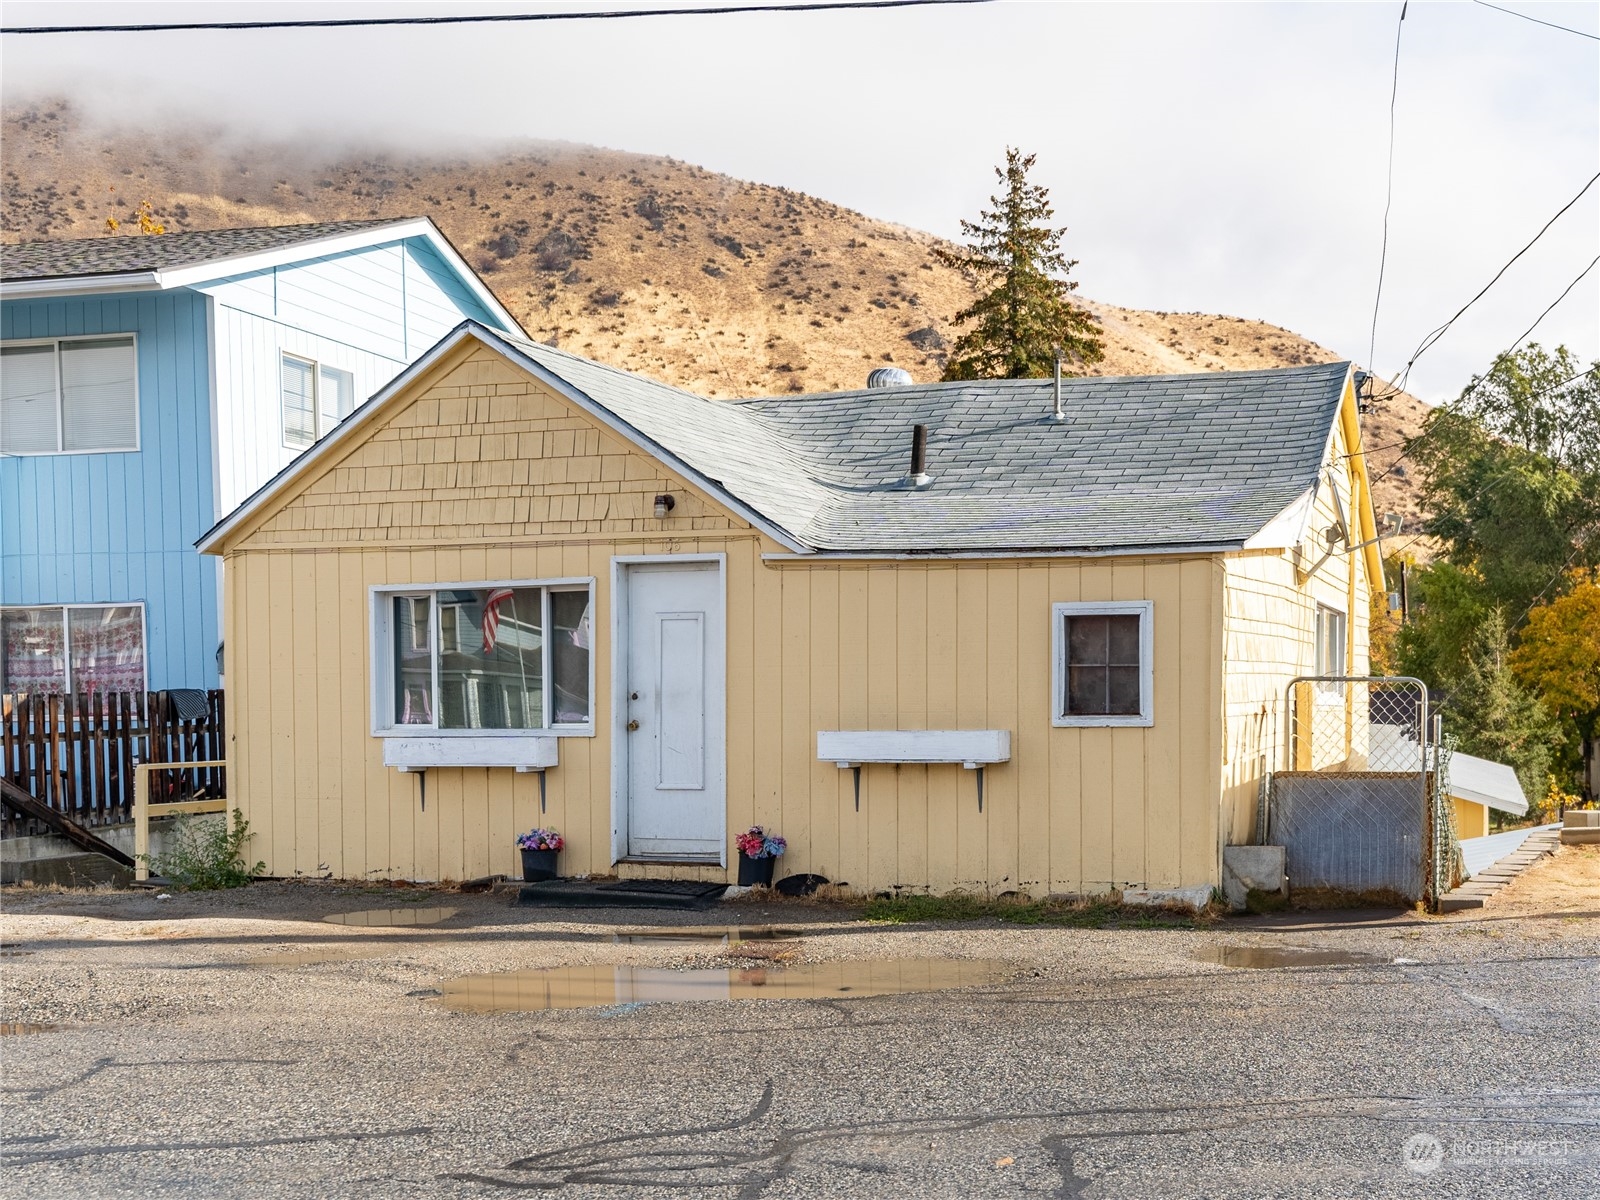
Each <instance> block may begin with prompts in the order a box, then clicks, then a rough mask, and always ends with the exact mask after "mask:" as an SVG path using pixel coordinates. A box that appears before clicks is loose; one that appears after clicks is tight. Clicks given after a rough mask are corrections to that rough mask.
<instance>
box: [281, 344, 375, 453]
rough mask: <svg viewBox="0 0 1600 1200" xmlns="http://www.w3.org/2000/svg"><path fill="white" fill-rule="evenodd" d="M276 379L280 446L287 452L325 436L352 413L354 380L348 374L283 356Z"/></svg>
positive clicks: (289, 356) (319, 364)
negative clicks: (280, 413) (280, 414)
mask: <svg viewBox="0 0 1600 1200" xmlns="http://www.w3.org/2000/svg"><path fill="white" fill-rule="evenodd" d="M278 378H279V391H280V394H281V396H282V399H283V444H284V445H285V446H286V447H288V448H289V449H290V450H304V449H305V448H306V447H308V446H310V445H312V444H313V443H314V442H316V441H318V440H319V439H321V438H325V437H327V436H328V434H330V433H332V432H333V429H334V426H336V425H337V424H338V423H339V422H340V421H342V420H344V419H345V418H346V417H348V416H349V415H350V414H351V413H352V412H354V411H355V407H356V380H355V376H354V375H352V374H351V373H350V372H349V371H340V370H337V369H336V368H334V367H330V366H327V365H326V364H323V363H315V362H312V361H311V360H310V359H306V358H296V357H295V356H294V355H292V354H285V355H283V357H282V359H281V361H280V364H279V372H278Z"/></svg>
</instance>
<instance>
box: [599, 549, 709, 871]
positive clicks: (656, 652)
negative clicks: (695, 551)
mask: <svg viewBox="0 0 1600 1200" xmlns="http://www.w3.org/2000/svg"><path fill="white" fill-rule="evenodd" d="M622 583H623V588H624V590H625V616H624V619H623V621H622V631H623V636H624V638H625V639H626V642H627V645H626V646H625V647H621V648H619V655H620V660H621V662H622V663H623V665H624V668H625V671H624V677H623V678H622V680H621V684H622V686H621V688H620V690H619V693H618V696H617V704H618V706H619V709H620V711H619V712H618V714H617V715H618V717H619V719H620V722H621V724H622V726H623V729H622V732H621V734H620V736H621V737H622V739H623V746H624V753H623V755H622V758H623V759H624V760H625V761H624V762H623V763H621V764H619V765H620V766H621V767H622V769H623V772H624V776H623V777H624V779H625V780H626V787H627V795H626V801H625V802H626V807H627V813H626V820H627V840H626V843H627V856H628V857H629V858H670V859H697V860H705V861H707V862H720V861H721V860H722V853H723V836H724V823H725V818H726V812H727V795H726V786H725V776H726V767H725V754H724V742H725V738H726V725H727V720H726V701H725V697H724V693H723V689H724V683H725V678H726V667H725V663H726V638H725V636H724V633H723V628H722V623H723V599H722V570H721V564H720V563H718V562H671V563H629V564H626V565H625V566H624V567H623V575H622Z"/></svg>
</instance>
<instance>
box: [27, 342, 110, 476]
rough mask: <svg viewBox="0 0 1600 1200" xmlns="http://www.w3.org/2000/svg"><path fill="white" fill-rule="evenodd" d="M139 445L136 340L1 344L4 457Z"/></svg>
mask: <svg viewBox="0 0 1600 1200" xmlns="http://www.w3.org/2000/svg"><path fill="white" fill-rule="evenodd" d="M138 448H139V387H138V374H137V371H136V370H135V354H134V343H133V337H132V335H127V336H123V337H97V338H57V339H52V340H50V341H30V342H7V343H6V344H5V345H4V346H0V453H4V454H87V453H104V452H106V451H117V450H137V449H138Z"/></svg>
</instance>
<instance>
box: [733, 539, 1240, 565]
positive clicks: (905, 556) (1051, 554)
mask: <svg viewBox="0 0 1600 1200" xmlns="http://www.w3.org/2000/svg"><path fill="white" fill-rule="evenodd" d="M1245 548H1246V547H1245V543H1244V542H1242V541H1236V542H1204V543H1199V542H1197V543H1192V544H1191V543H1182V542H1179V543H1169V544H1164V545H1153V546H1089V547H1053V548H1052V547H1046V548H1043V549H1041V548H1039V547H992V548H964V549H949V548H947V549H941V550H813V551H810V552H808V553H805V554H771V553H768V554H763V555H762V556H761V557H762V559H763V561H766V562H778V563H781V562H789V561H799V560H801V559H804V560H806V561H808V562H817V561H828V560H856V561H868V562H871V561H878V562H920V561H928V560H942V559H963V558H989V559H1009V558H1153V557H1158V556H1170V555H1196V554H1198V555H1207V554H1231V553H1234V552H1237V551H1239V550H1243V549H1245Z"/></svg>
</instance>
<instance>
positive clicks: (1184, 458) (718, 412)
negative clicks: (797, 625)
mask: <svg viewBox="0 0 1600 1200" xmlns="http://www.w3.org/2000/svg"><path fill="white" fill-rule="evenodd" d="M505 341H506V342H507V344H508V345H510V346H511V347H512V348H513V349H514V350H515V351H517V352H518V353H521V354H523V355H525V356H526V357H527V358H529V359H531V360H532V361H533V362H535V363H538V364H539V365H541V366H543V367H545V368H546V369H548V370H550V371H552V372H553V373H555V374H556V375H558V376H560V377H561V378H562V379H563V380H565V381H566V382H567V383H568V384H570V385H571V386H573V387H575V388H576V389H578V390H579V391H581V392H582V393H583V394H584V395H586V396H588V397H589V398H590V399H591V400H592V401H594V402H595V403H596V404H598V405H599V406H601V407H602V408H605V409H607V410H609V411H610V412H611V413H613V414H614V415H615V416H617V417H619V418H620V419H621V420H622V421H623V422H625V423H626V424H628V425H630V426H632V427H633V429H635V430H637V431H638V432H639V433H641V434H643V435H644V436H645V437H646V438H647V439H649V440H650V441H652V442H654V443H655V444H656V445H658V446H660V447H661V448H662V449H664V450H666V451H668V452H669V453H671V454H673V455H675V456H677V457H678V458H680V459H681V460H682V461H684V462H685V463H687V464H688V465H689V466H691V467H693V468H694V469H695V470H697V471H699V472H700V473H701V474H702V475H704V476H706V477H708V478H709V479H711V480H713V481H715V482H717V483H718V484H720V485H721V486H722V487H723V488H725V489H726V490H727V491H728V492H729V493H731V494H732V495H733V496H735V497H737V498H738V499H739V500H741V501H743V502H744V503H745V504H747V505H748V506H749V507H750V508H752V509H754V510H755V511H756V512H758V513H760V514H761V515H763V516H764V517H766V518H767V519H768V520H770V521H771V522H772V523H773V524H775V525H777V526H779V527H780V528H782V529H784V530H785V531H787V532H788V533H789V534H791V535H792V536H793V537H794V538H795V539H796V540H797V541H799V542H801V543H803V544H804V545H806V546H809V547H811V548H813V549H817V550H834V551H889V552H917V551H961V550H979V551H993V550H1089V549H1104V550H1113V549H1118V548H1131V547H1174V548H1178V547H1183V546H1198V545H1229V544H1237V543H1242V542H1244V541H1246V540H1247V539H1248V538H1250V537H1251V536H1252V535H1253V534H1255V533H1256V532H1257V531H1259V530H1260V529H1261V527H1262V526H1264V525H1265V524H1266V523H1267V522H1268V521H1270V520H1271V519H1272V518H1273V517H1274V516H1276V515H1277V514H1278V513H1279V512H1280V511H1282V510H1283V509H1284V508H1285V507H1287V506H1288V505H1289V504H1290V503H1292V502H1293V501H1294V500H1296V499H1297V498H1299V497H1300V496H1301V495H1302V494H1303V493H1304V492H1305V491H1306V490H1307V489H1308V488H1310V487H1311V486H1312V485H1313V484H1315V482H1316V479H1317V475H1318V473H1319V471H1320V470H1321V467H1322V462H1323V452H1324V450H1325V449H1326V447H1327V442H1328V437H1329V434H1330V432H1331V430H1332V426H1333V421H1334V420H1335V418H1336V416H1337V414H1338V411H1339V404H1340V399H1341V396H1342V394H1343V391H1344V382H1345V377H1346V374H1347V372H1348V370H1349V364H1348V363H1344V362H1336V363H1320V364H1317V365H1314V366H1306V367H1290V368H1287V369H1282V370H1270V371H1229V372H1215V373H1197V374H1191V375H1156V376H1132V377H1126V378H1094V379H1068V380H1065V381H1063V384H1062V393H1063V396H1064V405H1063V407H1064V408H1065V410H1066V412H1067V419H1066V420H1065V421H1061V422H1057V421H1054V420H1052V419H1051V410H1052V407H1053V398H1052V386H1053V385H1052V382H1051V381H1050V380H1048V379H1025V380H978V381H974V382H966V383H933V384H920V385H913V386H909V387H896V388H880V389H873V390H863V391H853V392H834V393H828V394H822V395H805V396H792V397H791V396H786V397H772V398H762V399H752V400H741V401H722V400H710V399H706V398H704V397H701V396H697V395H694V394H693V393H690V392H686V391H683V390H681V389H678V388H673V387H668V386H667V385H665V384H659V383H655V382H654V381H652V380H648V379H644V378H642V377H640V376H638V375H633V374H630V373H628V372H626V371H620V370H617V369H615V368H612V367H606V366H602V365H601V364H599V363H594V362H590V361H589V360H587V359H583V358H579V357H577V356H575V355H571V354H567V353H565V352H563V351H560V350H555V349H552V348H551V347H549V346H544V345H540V344H538V343H533V342H526V341H523V340H521V339H517V338H509V337H508V338H505ZM916 424H925V425H927V426H928V467H927V469H928V473H929V474H930V475H931V476H932V483H931V484H930V485H929V486H927V487H926V488H923V489H913V488H910V487H908V486H907V485H906V483H905V478H906V474H907V471H908V468H909V464H910V456H911V431H912V426H913V425H916Z"/></svg>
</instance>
